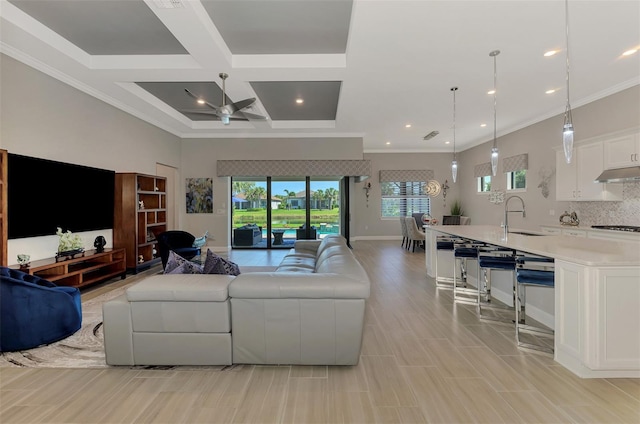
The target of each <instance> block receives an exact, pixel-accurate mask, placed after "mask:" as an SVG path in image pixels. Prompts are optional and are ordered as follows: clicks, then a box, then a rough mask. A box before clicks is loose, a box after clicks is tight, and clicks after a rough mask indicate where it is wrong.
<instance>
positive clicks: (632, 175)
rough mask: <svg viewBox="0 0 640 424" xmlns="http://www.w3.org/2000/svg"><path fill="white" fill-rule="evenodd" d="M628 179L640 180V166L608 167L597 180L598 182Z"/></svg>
mask: <svg viewBox="0 0 640 424" xmlns="http://www.w3.org/2000/svg"><path fill="white" fill-rule="evenodd" d="M626 181H640V166H631V167H629V168H616V169H607V170H605V171H604V172H603V173H602V174H600V176H599V177H598V178H596V180H595V182H596V183H624V182H626Z"/></svg>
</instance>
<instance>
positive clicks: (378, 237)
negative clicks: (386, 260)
mask: <svg viewBox="0 0 640 424" xmlns="http://www.w3.org/2000/svg"><path fill="white" fill-rule="evenodd" d="M358 240H398V241H401V240H402V236H354V237H351V241H358Z"/></svg>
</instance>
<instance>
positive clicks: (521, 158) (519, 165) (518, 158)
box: [502, 153, 529, 172]
mask: <svg viewBox="0 0 640 424" xmlns="http://www.w3.org/2000/svg"><path fill="white" fill-rule="evenodd" d="M523 169H529V154H528V153H523V154H521V155H515V156H511V157H508V158H504V159H503V160H502V170H503V172H516V171H522V170H523Z"/></svg>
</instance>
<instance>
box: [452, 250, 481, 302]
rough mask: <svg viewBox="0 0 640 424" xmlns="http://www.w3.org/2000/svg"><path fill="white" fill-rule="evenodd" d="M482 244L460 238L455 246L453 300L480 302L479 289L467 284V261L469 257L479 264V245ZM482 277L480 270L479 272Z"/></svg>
mask: <svg viewBox="0 0 640 424" xmlns="http://www.w3.org/2000/svg"><path fill="white" fill-rule="evenodd" d="M480 246H481V245H480V244H477V243H473V242H472V241H470V240H458V241H455V242H454V246H453V257H454V262H453V301H454V302H457V303H469V304H476V303H478V290H477V289H472V288H470V287H469V286H468V285H467V269H468V268H467V261H468V260H469V259H471V260H474V261H476V265H477V264H478V247H480ZM458 266H459V267H460V283H458V279H457V272H456V270H457V269H458ZM477 275H478V278H480V272H479V271H478V273H477Z"/></svg>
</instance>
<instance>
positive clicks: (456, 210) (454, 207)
mask: <svg viewBox="0 0 640 424" xmlns="http://www.w3.org/2000/svg"><path fill="white" fill-rule="evenodd" d="M451 215H462V205H461V204H460V202H459V201H457V200H454V201H453V203H451Z"/></svg>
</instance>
